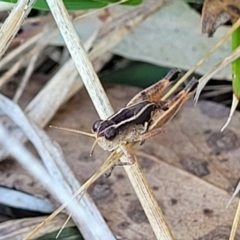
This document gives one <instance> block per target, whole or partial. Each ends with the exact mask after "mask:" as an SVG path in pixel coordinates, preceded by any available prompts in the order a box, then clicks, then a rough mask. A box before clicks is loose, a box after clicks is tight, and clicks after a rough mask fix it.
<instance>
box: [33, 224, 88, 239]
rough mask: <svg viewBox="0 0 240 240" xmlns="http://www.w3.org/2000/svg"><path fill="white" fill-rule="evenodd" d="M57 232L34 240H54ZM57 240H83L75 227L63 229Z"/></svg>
mask: <svg viewBox="0 0 240 240" xmlns="http://www.w3.org/2000/svg"><path fill="white" fill-rule="evenodd" d="M58 232H59V230H57V231H55V232H52V233H49V234H45V235H43V236H41V237H38V238H35V240H49V239H56V236H57V234H58ZM58 239H59V240H60V239H61V240H63V239H71V240H84V239H83V237H82V235H81V234H80V233H79V231H78V229H77V228H76V227H68V228H64V229H63V231H62V232H61V234H60V236H59V237H58Z"/></svg>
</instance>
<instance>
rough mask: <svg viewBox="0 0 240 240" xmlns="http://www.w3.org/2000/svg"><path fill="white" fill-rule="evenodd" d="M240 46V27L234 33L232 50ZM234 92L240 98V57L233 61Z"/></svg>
mask: <svg viewBox="0 0 240 240" xmlns="http://www.w3.org/2000/svg"><path fill="white" fill-rule="evenodd" d="M239 46H240V28H238V29H237V30H236V31H235V32H234V33H233V34H232V50H233V51H234V50H235V49H236V48H238V47H239ZM232 76H233V82H232V86H233V92H234V94H235V96H236V97H237V99H240V58H238V59H236V60H235V61H234V62H233V63H232Z"/></svg>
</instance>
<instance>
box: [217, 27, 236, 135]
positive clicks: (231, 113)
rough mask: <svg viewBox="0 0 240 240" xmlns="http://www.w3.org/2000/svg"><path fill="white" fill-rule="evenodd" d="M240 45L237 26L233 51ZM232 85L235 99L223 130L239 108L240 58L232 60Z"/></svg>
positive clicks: (233, 40)
mask: <svg viewBox="0 0 240 240" xmlns="http://www.w3.org/2000/svg"><path fill="white" fill-rule="evenodd" d="M239 46H240V28H237V29H236V30H235V31H234V32H233V34H232V51H234V50H235V49H236V48H238V47H239ZM232 77H233V79H232V87H233V101H232V105H231V110H230V114H229V117H228V120H227V122H226V123H225V125H224V126H223V127H222V129H221V131H223V130H224V129H225V128H226V127H227V126H228V125H229V123H230V121H231V119H232V117H233V114H234V112H235V110H236V108H237V105H238V102H239V98H240V58H238V59H236V60H235V61H234V62H232Z"/></svg>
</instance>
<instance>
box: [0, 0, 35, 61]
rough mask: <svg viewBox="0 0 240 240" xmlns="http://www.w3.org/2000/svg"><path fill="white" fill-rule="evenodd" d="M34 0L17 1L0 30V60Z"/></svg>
mask: <svg viewBox="0 0 240 240" xmlns="http://www.w3.org/2000/svg"><path fill="white" fill-rule="evenodd" d="M35 1H36V0H21V1H17V3H16V4H15V6H14V8H13V10H12V11H11V13H10V14H9V16H8V18H7V19H6V21H5V22H4V24H3V25H2V26H1V29H0V59H1V58H2V56H3V55H4V53H5V51H6V50H7V48H8V46H9V44H10V43H11V40H12V39H13V38H14V37H15V35H16V34H17V32H18V30H19V29H20V27H21V25H22V23H23V21H24V20H25V18H26V17H27V15H28V13H29V12H30V10H31V9H32V6H33V5H34V3H35Z"/></svg>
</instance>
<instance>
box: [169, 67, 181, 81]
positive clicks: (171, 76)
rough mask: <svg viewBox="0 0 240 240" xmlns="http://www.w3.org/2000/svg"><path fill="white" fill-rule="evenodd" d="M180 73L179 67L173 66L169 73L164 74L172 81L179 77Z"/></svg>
mask: <svg viewBox="0 0 240 240" xmlns="http://www.w3.org/2000/svg"><path fill="white" fill-rule="evenodd" d="M180 73H181V71H180V69H178V68H174V69H172V70H170V71H169V73H168V74H167V75H166V76H165V78H166V79H168V80H169V81H170V82H172V81H175V80H177V79H178V78H179V76H180Z"/></svg>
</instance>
